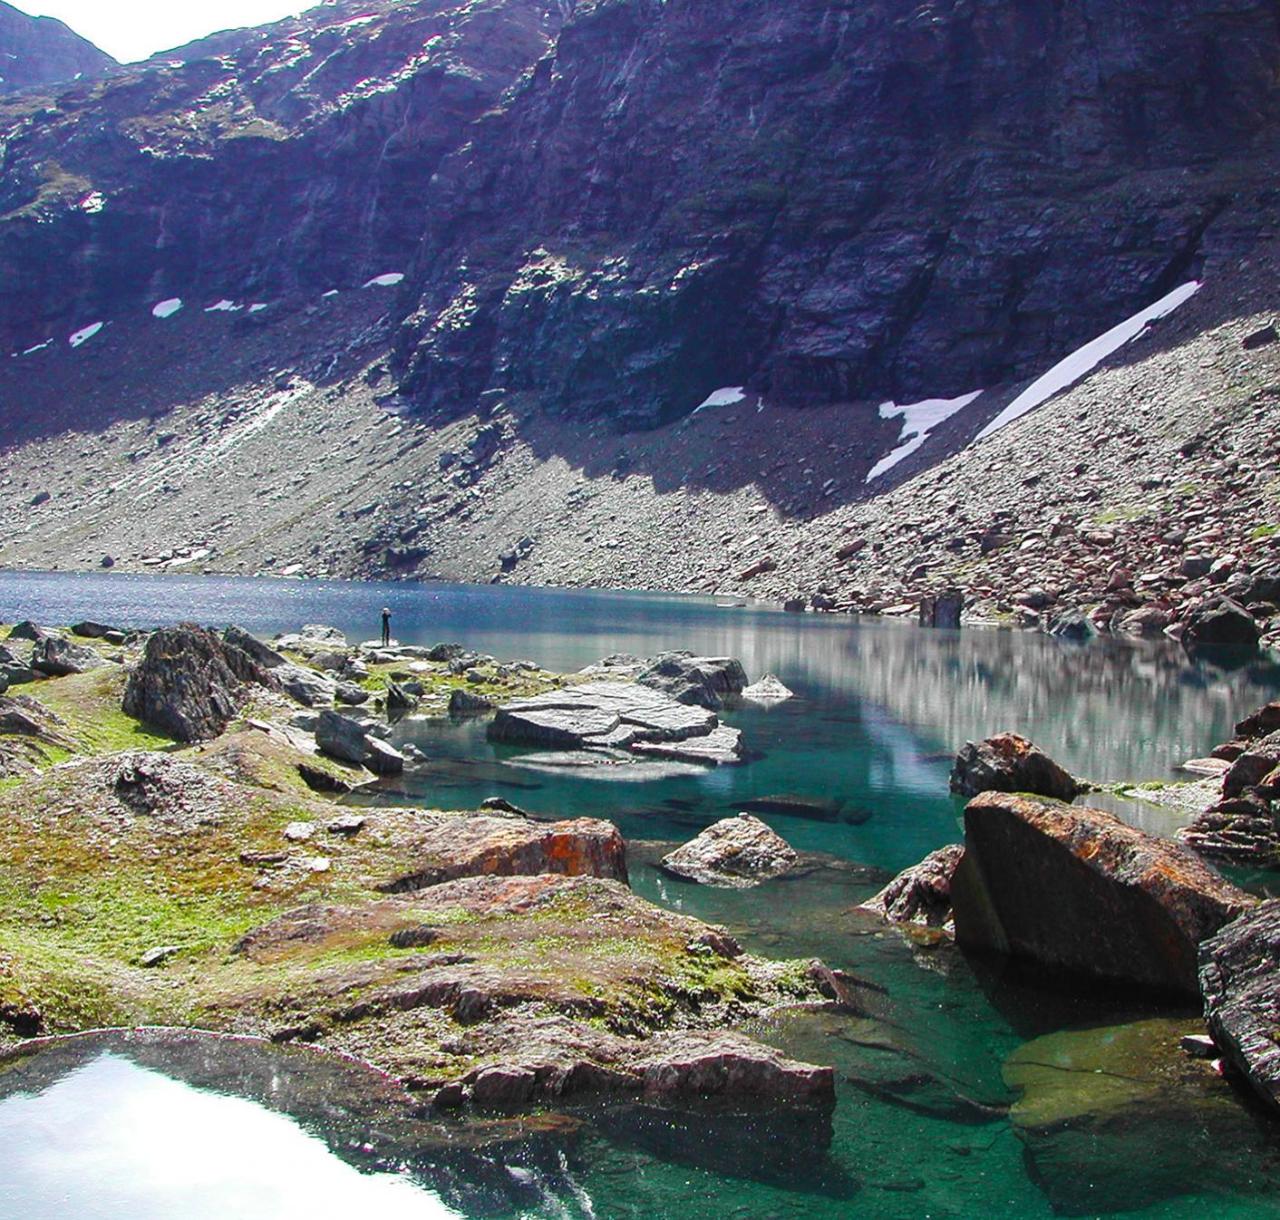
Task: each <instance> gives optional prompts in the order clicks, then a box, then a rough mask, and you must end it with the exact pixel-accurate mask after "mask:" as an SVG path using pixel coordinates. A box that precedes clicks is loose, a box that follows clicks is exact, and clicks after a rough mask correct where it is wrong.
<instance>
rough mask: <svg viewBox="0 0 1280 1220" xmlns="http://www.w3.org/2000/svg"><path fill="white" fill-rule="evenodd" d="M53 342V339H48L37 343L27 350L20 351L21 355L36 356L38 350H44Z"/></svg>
mask: <svg viewBox="0 0 1280 1220" xmlns="http://www.w3.org/2000/svg"><path fill="white" fill-rule="evenodd" d="M52 342H53V340H52V339H46V340H45V341H44V342H43V343H37V344H36V345H35V347H29V348H27V350H26V351H25V352H19V353H18V355H20V356H34V355H35V354H36V352H42V351H44V349H45V348H46V347H48V346H49V344H51V343H52Z"/></svg>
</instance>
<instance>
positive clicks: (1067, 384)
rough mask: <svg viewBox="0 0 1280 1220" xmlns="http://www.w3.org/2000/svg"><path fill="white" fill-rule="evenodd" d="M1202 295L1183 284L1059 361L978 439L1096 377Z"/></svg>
mask: <svg viewBox="0 0 1280 1220" xmlns="http://www.w3.org/2000/svg"><path fill="white" fill-rule="evenodd" d="M1199 291H1200V283H1199V281H1196V280H1193V281H1192V282H1191V283H1189V284H1183V285H1182V287H1181V288H1175V289H1174V290H1173V291H1172V292H1171V293H1169V295H1168V296H1165V297H1161V298H1160V300H1158V301H1157V302H1156V303H1155V304H1154V305H1148V306H1147V308H1146V309H1144V310H1142V312H1141V313H1136V314H1134V315H1133V317H1132V318H1129V319H1128V321H1125V322H1121V323H1120V325H1119V326H1115V327H1112V329H1111V330H1109V331H1107V333H1106V334H1105V335H1099V336H1098V337H1097V338H1096V339H1094V340H1093V341H1092V342H1091V343H1086V344H1085V345H1084V347H1082V348H1080V350H1079V351H1076V352H1072V353H1071V355H1070V356H1068V357H1067V358H1066V359H1065V360H1061V361H1059V362H1058V363H1057V364H1055V365H1054V366H1053V368H1051V369H1050V370H1049V371H1048V372H1047V373H1045V375H1044V376H1043V377H1041V378H1040V379H1039V380H1037V381H1034V382H1032V383H1031V385H1029V386H1028V387H1027V388H1026V389H1025V390H1023V391H1022V393H1021V394H1019V395H1018V397H1017V398H1015V399H1014V400H1013V401H1012V402H1011V403H1010V404H1009V405H1008V406H1007V407H1005V409H1004V410H1003V411H1001V412H1000V414H999V415H997V416H996V417H995V419H993V420H992V421H991V422H990V423H989V424H988V425H987V426H986V427H985V428H983V429H982V431H981V432H979V433H978V435H977V438H976V439H978V440H980V441H981V440H986V438H987V437H989V436H991V435H993V434H994V433H996V432H999V431H1000V429H1001V428H1003V427H1004V426H1005V424H1011V423H1013V421H1014V420H1015V419H1020V418H1021V417H1022V416H1024V415H1026V413H1027V412H1028V411H1034V410H1035V408H1036V407H1038V406H1040V404H1041V403H1043V402H1046V401H1048V400H1049V399H1050V398H1052V397H1053V396H1054V395H1055V394H1059V393H1061V392H1062V391H1063V390H1066V389H1070V388H1071V386H1073V385H1075V383H1076V382H1077V381H1079V380H1080V379H1081V378H1083V377H1086V376H1088V375H1089V374H1090V373H1092V372H1093V370H1094V369H1096V368H1097V367H1098V365H1100V364H1101V363H1102V362H1103V361H1104V360H1105V359H1106V358H1107V357H1108V356H1110V355H1112V354H1113V353H1115V352H1118V351H1119V350H1120V349H1121V348H1122V347H1124V345H1125V344H1126V343H1132V342H1133V340H1134V339H1137V338H1138V337H1139V336H1140V335H1142V334H1144V333H1145V332H1146V329H1147V327H1148V326H1150V325H1151V323H1152V322H1158V321H1159V320H1160V319H1161V318H1166V317H1168V316H1169V315H1170V314H1171V313H1173V311H1174V310H1175V309H1177V308H1178V307H1179V306H1180V305H1184V304H1186V302H1187V301H1189V300H1191V298H1192V297H1193V296H1195V294H1196V293H1197V292H1199Z"/></svg>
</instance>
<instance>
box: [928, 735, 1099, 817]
mask: <svg viewBox="0 0 1280 1220" xmlns="http://www.w3.org/2000/svg"><path fill="white" fill-rule="evenodd" d="M1082 790H1083V788H1082V785H1081V784H1080V782H1079V781H1078V780H1077V779H1075V778H1074V777H1073V776H1072V775H1071V774H1070V773H1069V772H1067V771H1065V770H1064V769H1063V768H1062V767H1060V766H1058V764H1057V763H1056V762H1054V761H1053V759H1051V758H1050V757H1049V756H1048V755H1047V754H1046V753H1044V751H1043V750H1040V749H1039V748H1037V747H1036V746H1035V745H1033V744H1032V743H1031V742H1030V741H1028V740H1027V739H1026V738H1025V737H1020V736H1019V735H1018V734H1017V733H998V734H996V736H994V737H988V738H987V739H986V741H983V742H980V743H978V744H977V745H975V744H974V743H973V742H971V741H970V742H968V743H967V744H966V745H965V747H964V749H963V750H961V751H960V753H959V754H957V755H956V762H955V766H954V767H953V768H952V771H951V791H952V792H955V793H958V794H959V795H961V796H977V795H978V794H979V793H980V792H1031V793H1034V794H1035V795H1036V796H1048V797H1052V798H1053V799H1054V800H1058V801H1071V800H1074V799H1075V798H1076V797H1077V796H1078V795H1079V794H1080V792H1081V791H1082Z"/></svg>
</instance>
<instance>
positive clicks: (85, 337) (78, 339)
mask: <svg viewBox="0 0 1280 1220" xmlns="http://www.w3.org/2000/svg"><path fill="white" fill-rule="evenodd" d="M104 325H105V323H103V322H95V323H94V324H93V325H92V326H86V327H85V328H84V329H83V330H78V331H76V333H75V334H74V335H72V336H71V337H70V338H68V339H67V342H68V343H70V344H71V346H72V347H79V346H80V345H81V344H82V343H88V342H89V340H90V339H92V338H93V336H94V335H96V334H97V333H98V331H100V330H101V329H102V328H103V326H104Z"/></svg>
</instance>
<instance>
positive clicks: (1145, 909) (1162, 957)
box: [951, 793, 1256, 995]
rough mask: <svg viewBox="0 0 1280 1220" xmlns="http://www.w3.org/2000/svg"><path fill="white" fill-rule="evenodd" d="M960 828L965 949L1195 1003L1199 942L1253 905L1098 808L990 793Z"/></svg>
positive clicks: (956, 896) (957, 879) (955, 895)
mask: <svg viewBox="0 0 1280 1220" xmlns="http://www.w3.org/2000/svg"><path fill="white" fill-rule="evenodd" d="M964 822H965V849H964V858H963V859H962V860H961V862H960V865H959V867H958V868H957V869H956V872H955V875H954V877H953V879H952V883H951V900H952V907H953V910H954V917H955V928H956V940H957V942H958V943H959V944H960V945H961V946H963V947H966V948H969V949H975V950H982V951H994V952H998V953H1004V954H1009V955H1012V956H1015V957H1021V958H1026V959H1029V960H1031V961H1035V962H1039V963H1041V964H1043V965H1045V966H1048V967H1051V968H1054V969H1056V970H1065V971H1068V972H1070V973H1073V974H1078V975H1084V976H1092V977H1094V978H1100V979H1107V980H1111V981H1114V982H1118V983H1125V984H1130V985H1136V986H1140V987H1145V988H1149V989H1152V990H1157V991H1167V992H1180V993H1183V994H1188V995H1196V994H1198V993H1199V982H1198V976H1197V961H1196V953H1197V948H1198V946H1199V944H1200V942H1201V941H1202V940H1204V939H1205V938H1206V937H1209V936H1211V935H1213V933H1215V932H1217V931H1218V930H1219V929H1220V928H1221V927H1222V926H1223V925H1224V924H1227V923H1229V922H1230V921H1231V920H1233V919H1235V918H1236V917H1237V916H1239V915H1241V914H1242V913H1244V912H1245V911H1247V910H1249V909H1251V908H1252V907H1253V906H1254V905H1255V903H1256V900H1255V899H1253V898H1251V897H1250V896H1249V895H1248V894H1246V893H1244V892H1243V891H1242V890H1239V889H1237V888H1236V887H1235V886H1233V885H1231V884H1229V883H1228V882H1227V881H1225V880H1223V878H1222V877H1221V876H1219V875H1218V874H1217V873H1216V872H1214V871H1213V870H1212V869H1211V868H1209V867H1208V866H1207V865H1205V864H1204V863H1202V862H1201V861H1200V860H1199V858H1198V857H1197V856H1196V855H1195V854H1194V853H1192V852H1190V851H1188V850H1187V849H1186V848H1183V847H1179V846H1177V845H1176V844H1174V843H1171V842H1169V841H1167V840H1164V839H1158V838H1156V837H1155V836H1154V835H1150V834H1147V833H1146V832H1144V831H1141V830H1138V829H1136V828H1134V827H1132V826H1128V825H1126V824H1125V823H1124V822H1122V821H1120V819H1119V818H1117V817H1115V816H1114V815H1113V814H1110V813H1105V812H1103V811H1101V810H1097V809H1083V808H1076V807H1074V806H1068V805H1063V804H1058V803H1055V802H1050V801H1041V800H1033V799H1030V798H1027V797H1020V796H1011V795H1004V794H997V793H988V794H986V795H984V796H979V797H976V798H975V799H974V800H972V801H970V802H969V805H968V806H967V808H966V809H965V815H964Z"/></svg>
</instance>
